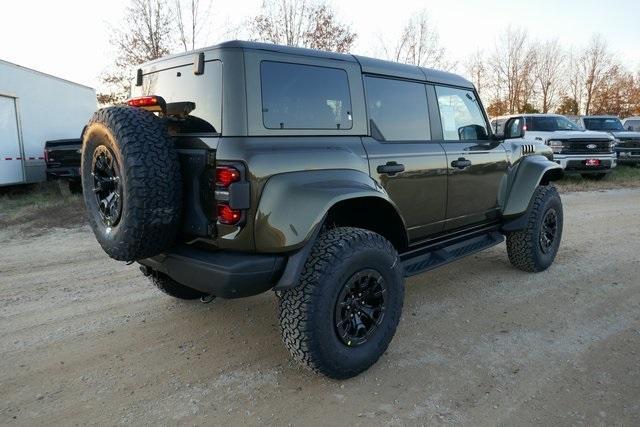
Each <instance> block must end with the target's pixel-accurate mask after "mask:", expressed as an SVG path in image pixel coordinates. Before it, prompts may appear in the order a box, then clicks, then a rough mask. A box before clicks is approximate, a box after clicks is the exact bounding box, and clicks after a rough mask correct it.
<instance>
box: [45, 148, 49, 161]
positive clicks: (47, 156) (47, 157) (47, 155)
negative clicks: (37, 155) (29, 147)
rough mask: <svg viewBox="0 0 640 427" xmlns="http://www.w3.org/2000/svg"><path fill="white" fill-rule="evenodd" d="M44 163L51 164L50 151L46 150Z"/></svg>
mask: <svg viewBox="0 0 640 427" xmlns="http://www.w3.org/2000/svg"><path fill="white" fill-rule="evenodd" d="M44 162H45V163H49V150H44Z"/></svg>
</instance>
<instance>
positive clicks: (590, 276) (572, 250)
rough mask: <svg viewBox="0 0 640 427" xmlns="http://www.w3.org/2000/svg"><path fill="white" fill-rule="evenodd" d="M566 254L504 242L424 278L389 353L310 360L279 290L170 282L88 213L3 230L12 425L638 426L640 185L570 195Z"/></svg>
mask: <svg viewBox="0 0 640 427" xmlns="http://www.w3.org/2000/svg"><path fill="white" fill-rule="evenodd" d="M563 200H564V204H565V235H564V239H563V244H562V245H561V248H560V253H559V255H558V258H557V259H556V263H555V264H554V265H553V266H552V267H551V268H550V269H549V270H548V271H546V272H543V273H539V274H526V273H522V272H519V271H516V270H514V269H512V268H511V267H510V266H509V263H508V260H507V256H506V251H505V247H504V244H502V245H499V246H497V247H494V248H492V249H491V250H489V251H486V252H483V253H480V254H478V255H475V256H472V257H469V258H466V259H465V260H461V261H458V262H455V263H453V264H450V265H448V266H445V267H443V268H441V269H439V270H436V271H433V272H429V273H426V274H422V275H420V276H417V277H415V278H412V279H411V280H409V281H408V282H407V294H406V300H405V311H404V316H403V318H402V321H401V322H400V326H399V329H398V332H397V334H396V337H395V338H394V340H393V342H392V343H391V346H390V348H389V350H388V351H387V353H386V354H385V355H384V356H383V357H382V359H381V360H380V361H379V362H378V364H377V365H375V366H374V367H373V368H372V369H370V370H369V371H368V372H366V373H364V374H363V375H360V376H359V377H357V378H354V379H351V380H348V381H342V382H338V381H332V380H328V379H325V378H322V377H319V376H316V375H314V374H311V373H308V372H306V371H304V370H302V369H300V368H298V367H297V366H296V365H295V364H293V363H292V362H291V360H290V358H289V356H288V354H287V353H286V351H285V349H284V347H283V346H282V344H281V343H280V337H279V332H278V326H277V318H276V310H275V308H276V307H275V299H274V296H273V294H272V293H266V294H263V295H260V296H257V297H252V298H248V299H244V300H216V301H214V302H213V303H211V304H208V305H204V304H201V303H199V302H181V301H177V300H173V299H171V298H170V297H167V296H164V295H163V294H161V293H160V292H158V291H156V290H155V289H153V288H152V287H151V286H150V284H149V282H148V281H147V280H146V279H145V278H144V277H142V275H141V274H140V273H139V272H138V269H137V268H136V267H135V266H134V265H131V266H126V265H125V264H123V263H119V262H116V261H113V260H111V259H109V258H107V256H106V255H105V254H104V253H103V252H102V251H101V250H100V248H99V247H98V245H97V243H96V241H95V239H94V238H93V236H92V235H91V232H90V231H89V230H88V229H87V228H86V226H81V227H76V228H72V229H59V228H54V229H48V230H44V231H43V232H42V233H36V234H34V233H25V232H23V231H21V230H20V229H18V228H17V227H14V226H6V227H4V228H3V229H2V230H0V295H2V298H1V299H0V343H1V346H0V424H2V425H13V424H22V425H42V424H47V425H51V424H53V425H62V424H64V425H72V424H109V425H113V424H157V423H161V424H170V425H174V424H220V425H239V424H260V423H266V424H272V425H273V424H276V425H283V424H285V425H286V424H292V425H303V424H304V425H379V424H382V425H421V424H441V423H442V424H447V423H463V424H467V425H475V426H477V425H496V424H501V425H528V424H545V425H566V424H571V425H576V424H577V425H579V424H588V425H622V424H626V425H639V424H640V279H639V278H638V273H640V243H639V242H640V227H639V225H640V219H639V218H640V190H637V189H636V190H612V191H606V192H588V193H570V194H566V195H563Z"/></svg>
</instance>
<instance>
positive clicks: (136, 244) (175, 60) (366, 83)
mask: <svg viewBox="0 0 640 427" xmlns="http://www.w3.org/2000/svg"><path fill="white" fill-rule="evenodd" d="M133 84H134V86H133V90H132V92H133V93H132V98H131V99H130V100H129V101H127V104H128V105H119V106H114V107H108V108H104V109H101V110H99V111H98V112H96V113H95V115H94V116H93V118H92V119H91V121H90V122H89V124H88V125H87V127H86V129H85V131H84V133H83V151H82V167H81V169H82V185H83V190H84V198H85V203H86V206H87V210H88V214H89V220H90V224H91V227H92V229H93V231H94V233H95V236H96V238H97V240H98V241H99V243H100V244H101V246H102V247H103V249H104V250H105V252H106V253H107V254H108V255H109V256H111V257H112V258H115V259H117V260H122V261H128V262H133V261H137V262H138V263H139V264H140V265H141V270H142V272H143V273H144V274H145V275H146V276H148V277H149V278H150V279H151V281H152V282H153V283H154V284H155V285H156V286H157V287H158V288H159V289H160V290H162V291H164V292H166V293H167V294H169V295H171V296H173V297H176V298H183V299H198V298H201V299H204V300H205V301H208V300H210V299H212V298H213V297H222V298H237V297H246V296H250V295H256V294H259V293H261V292H265V291H267V290H273V291H275V294H276V296H277V298H278V300H279V307H280V310H279V316H280V324H281V330H282V337H283V341H284V343H285V346H286V347H287V348H288V349H289V351H290V352H291V354H292V355H293V357H294V358H295V359H296V360H297V361H299V362H300V363H301V364H303V365H305V366H307V367H309V368H311V369H312V370H314V371H316V372H320V373H322V374H324V375H327V376H329V377H332V378H349V377H352V376H354V375H357V374H359V373H360V372H362V371H364V370H366V369H367V368H368V367H370V366H371V365H372V364H374V363H375V362H376V360H377V359H378V358H379V357H380V356H381V355H382V353H384V351H385V350H386V348H387V347H388V345H389V343H390V342H391V339H392V337H393V335H394V333H395V330H396V327H397V325H398V322H399V320H400V317H401V310H402V304H403V298H404V279H405V277H408V276H412V275H416V274H419V273H421V272H424V271H427V270H430V269H433V268H436V267H438V266H441V265H443V264H446V263H448V262H451V261H454V260H456V259H459V258H462V257H464V256H466V255H469V254H473V253H475V252H478V251H480V250H483V249H486V248H489V247H491V246H494V245H496V244H499V243H501V242H502V241H503V240H504V239H505V237H506V241H507V244H506V246H507V252H508V255H509V260H510V261H511V263H512V264H513V265H514V266H515V267H517V268H519V269H521V270H524V271H529V272H538V271H542V270H544V269H546V268H547V267H549V266H550V265H551V264H552V262H553V260H554V258H555V255H556V252H557V251H558V246H559V245H560V239H561V235H562V224H563V216H562V203H561V201H560V197H559V196H558V193H557V191H556V190H555V188H554V187H553V186H552V185H550V182H551V181H553V180H555V179H557V178H558V177H560V176H561V174H562V171H561V169H560V166H559V165H557V164H556V163H554V162H553V161H551V158H552V156H553V154H552V151H551V149H550V148H549V147H547V146H545V145H543V144H536V143H534V144H532V143H528V144H524V143H523V142H522V141H521V140H519V139H518V138H519V137H522V130H521V129H522V128H521V127H519V126H518V124H517V123H509V122H507V123H506V124H505V135H504V137H503V139H499V138H497V137H496V136H495V135H494V134H493V133H492V131H491V129H490V126H489V123H488V120H487V116H486V114H485V111H484V109H483V107H482V104H481V102H480V99H479V97H478V94H477V93H476V90H475V89H474V87H473V85H472V84H471V83H470V82H468V81H467V80H465V79H463V78H461V77H459V76H457V75H454V74H450V73H445V72H441V71H435V70H430V69H425V68H420V67H416V66H411V65H403V64H398V63H394V62H387V61H381V60H377V59H371V58H364V57H360V56H354V55H345V54H338V53H330V52H321V51H315V50H307V49H300V48H292V47H284V46H277V45H269V44H260V43H250V42H242V41H232V42H226V43H222V44H219V45H217V46H213V47H210V48H206V49H202V50H200V51H195V52H191V53H186V54H180V55H176V56H171V57H167V58H163V59H160V60H157V61H153V62H150V63H147V64H144V65H142V66H141V68H140V69H138V70H137V75H136V78H135V81H134V82H133ZM505 140H508V142H505Z"/></svg>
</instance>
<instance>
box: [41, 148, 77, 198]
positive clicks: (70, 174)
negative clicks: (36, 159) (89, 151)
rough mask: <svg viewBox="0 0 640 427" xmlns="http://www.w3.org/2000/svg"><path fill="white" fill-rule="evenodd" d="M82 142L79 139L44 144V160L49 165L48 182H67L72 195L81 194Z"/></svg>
mask: <svg viewBox="0 0 640 427" xmlns="http://www.w3.org/2000/svg"><path fill="white" fill-rule="evenodd" d="M81 153H82V140H81V139H79V138H71V139H57V140H54V141H47V142H45V144H44V159H45V162H46V164H47V180H48V181H53V180H63V181H67V182H68V185H69V190H71V192H72V193H80V192H81V191H82V185H81V182H80V155H81Z"/></svg>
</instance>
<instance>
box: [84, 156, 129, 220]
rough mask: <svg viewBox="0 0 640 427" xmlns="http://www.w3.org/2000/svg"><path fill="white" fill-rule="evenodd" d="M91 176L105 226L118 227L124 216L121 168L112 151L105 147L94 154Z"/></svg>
mask: <svg viewBox="0 0 640 427" xmlns="http://www.w3.org/2000/svg"><path fill="white" fill-rule="evenodd" d="M91 176H92V177H93V193H94V195H95V198H96V202H97V204H98V210H99V213H100V218H101V219H102V222H103V224H104V225H106V226H108V227H112V226H114V225H117V224H118V221H120V216H121V214H122V188H121V186H120V179H121V178H120V167H119V165H118V162H117V160H116V158H115V156H114V155H113V153H112V152H111V150H110V149H109V148H107V147H106V146H104V145H100V146H98V147H97V148H96V150H95V151H94V152H93V162H92V164H91Z"/></svg>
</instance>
